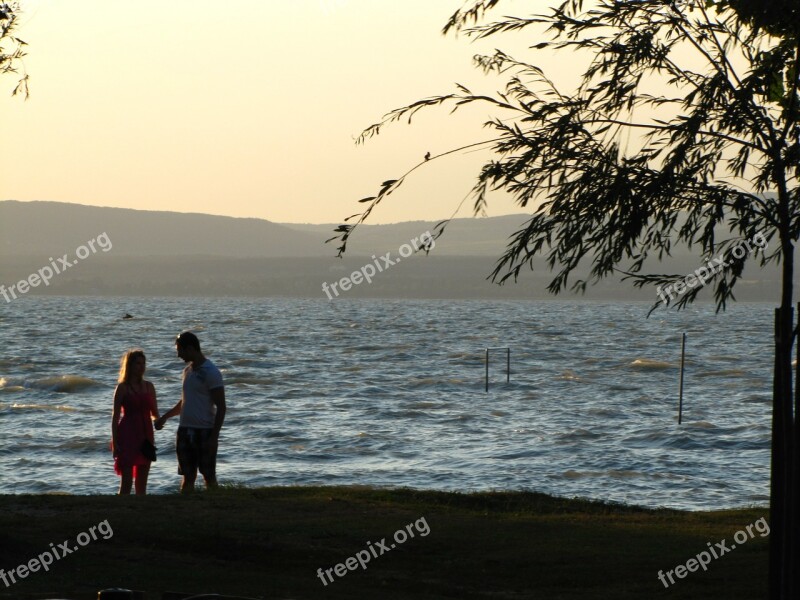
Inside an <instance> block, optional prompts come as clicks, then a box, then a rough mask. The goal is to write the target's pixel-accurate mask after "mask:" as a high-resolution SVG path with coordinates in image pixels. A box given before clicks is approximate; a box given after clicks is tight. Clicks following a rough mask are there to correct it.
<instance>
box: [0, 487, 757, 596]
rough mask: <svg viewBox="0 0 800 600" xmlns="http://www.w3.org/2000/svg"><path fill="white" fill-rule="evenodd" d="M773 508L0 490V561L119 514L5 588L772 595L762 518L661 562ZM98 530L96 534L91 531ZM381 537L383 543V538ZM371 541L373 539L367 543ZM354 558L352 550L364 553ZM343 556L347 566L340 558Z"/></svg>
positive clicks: (250, 492)
mask: <svg viewBox="0 0 800 600" xmlns="http://www.w3.org/2000/svg"><path fill="white" fill-rule="evenodd" d="M766 516H767V510H766V509H760V508H754V509H746V510H735V511H717V512H680V511H671V510H646V509H641V508H636V507H630V506H622V505H614V504H604V503H598V502H588V501H583V500H566V499H561V498H552V497H550V496H546V495H543V494H536V493H521V492H520V493H517V492H496V493H477V494H456V493H445V492H426V491H417V490H376V489H372V488H360V487H356V488H354V487H286V488H260V489H243V488H229V489H220V490H218V491H216V492H214V493H202V492H201V493H197V494H195V495H193V496H188V497H182V496H177V495H166V496H147V497H141V498H137V497H126V498H118V497H115V496H54V495H46V496H0V567H2V568H4V569H5V570H6V572H7V571H9V570H10V569H13V568H15V567H16V566H17V565H20V564H22V563H27V562H28V561H29V560H30V559H33V558H36V557H37V556H39V555H40V554H42V553H43V552H45V551H47V550H49V549H50V547H51V546H50V544H51V542H52V543H53V544H54V546H55V547H58V545H59V544H60V543H62V542H64V541H66V540H69V541H70V543H69V546H70V547H73V546H77V544H76V540H78V535H79V534H80V533H81V532H86V531H88V530H89V529H90V528H91V527H92V526H94V525H97V524H98V523H100V522H102V521H108V525H109V526H110V528H111V530H113V535H112V536H109V539H107V540H104V539H102V537H101V536H100V535H98V536H97V537H98V540H97V541H91V542H89V543H87V544H86V545H85V546H83V547H80V548H79V549H78V550H77V551H74V552H73V553H72V554H69V555H68V556H64V557H63V558H61V559H60V560H57V561H55V562H54V564H53V565H52V566H50V567H49V571H47V572H44V571H42V570H39V571H38V572H36V573H30V574H28V576H27V577H26V578H25V579H23V580H20V581H18V582H17V583H16V584H13V585H11V586H10V587H6V586H5V585H4V584H3V583H2V581H0V598H3V599H6V598H9V599H10V598H13V599H15V600H17V599H20V600H21V599H25V600H29V599H34V598H35V599H41V598H70V599H73V600H83V599H89V598H92V599H93V598H96V597H97V591H98V590H100V589H104V588H109V587H124V588H128V589H134V590H143V591H145V592H147V596H146V598H148V600H154V599H155V600H158V599H160V598H161V595H162V593H163V592H164V591H167V590H172V591H179V592H186V593H201V592H205V593H211V592H215V593H219V594H227V595H239V596H248V597H253V598H270V599H272V598H283V599H289V598H291V599H297V600H299V599H314V598H342V599H344V598H347V599H361V598H364V599H383V598H386V599H395V598H409V599H410V598H413V599H415V600H425V599H433V598H454V599H471V598H476V599H477V598H481V599H485V598H493V599H509V600H510V599H515V600H516V599H521V598H539V599H562V598H563V599H573V598H574V599H578V598H580V599H587V598H598V599H604V600H607V599H614V600H625V599H633V598H636V599H651V598H704V599H705V598H726V599H737V598H743V599H744V598H747V599H754V598H764V597H765V596H766V572H767V540H768V539H769V538H768V537H761V536H760V535H758V534H756V535H755V537H754V538H753V539H750V540H749V541H747V543H745V544H741V545H738V544H737V547H736V548H735V549H734V550H732V551H730V552H728V553H727V554H725V556H722V557H720V558H719V559H717V560H713V561H712V562H711V564H710V565H709V566H708V570H707V571H705V572H704V571H702V570H699V571H697V572H693V573H688V575H686V577H685V578H683V579H677V578H676V579H675V584H674V585H671V586H670V587H669V588H668V589H667V588H665V587H664V585H663V584H662V583H661V582H660V581H659V580H658V577H657V575H658V571H659V570H660V569H661V570H664V571H667V570H669V569H674V568H675V567H676V566H677V565H680V564H686V562H687V561H688V560H689V559H690V558H692V557H695V556H696V555H697V554H698V553H700V552H701V551H703V550H707V549H708V547H707V542H712V545H713V543H714V542H719V541H721V540H727V545H728V547H730V545H731V544H732V543H735V542H733V536H734V534H735V533H736V532H737V531H739V530H743V529H745V527H746V526H747V525H750V524H752V523H754V522H756V521H757V520H759V519H760V518H761V517H766ZM421 518H424V523H425V524H427V526H428V527H429V533H428V534H427V535H425V536H423V535H421V532H422V533H424V530H423V529H424V528H422V527H420V528H416V527H413V531H414V533H415V536H414V537H413V538H410V537H409V539H408V540H407V541H405V542H404V543H401V544H396V547H395V548H393V549H391V550H390V551H388V552H386V553H384V554H383V555H380V556H377V557H371V560H370V562H369V563H367V565H366V566H367V568H366V569H362V568H360V567H357V568H356V569H355V570H348V571H347V572H346V575H344V576H343V577H337V576H336V574H335V573H333V578H334V581H333V583H328V584H327V585H323V583H322V582H321V581H320V579H319V577H318V576H317V569H318V568H322V569H323V570H325V569H331V568H334V567H335V565H337V564H338V563H344V562H345V561H346V559H347V558H348V557H351V556H355V555H356V553H357V552H359V551H362V550H364V549H365V548H368V546H367V542H368V541H369V542H372V544H373V547H374V546H375V542H377V541H379V540H381V538H386V545H387V547H388V546H389V544H390V543H394V541H395V540H394V539H393V535H394V533H395V531H396V530H398V529H405V527H406V525H409V524H412V523H418V524H419V519H421ZM83 539H84V540H86V538H83ZM379 552H380V551H377V552H376V553H379ZM362 556H363V555H362ZM351 564H352V563H351ZM340 572H341V569H340Z"/></svg>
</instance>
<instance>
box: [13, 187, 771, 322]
mask: <svg viewBox="0 0 800 600" xmlns="http://www.w3.org/2000/svg"><path fill="white" fill-rule="evenodd" d="M529 218H530V217H529V216H528V215H510V216H503V217H491V218H481V219H455V220H453V221H452V222H451V223H450V224H449V225H448V226H447V229H446V232H445V234H444V236H442V237H441V238H440V239H439V240H437V241H436V246H435V248H434V249H433V250H432V252H431V253H430V255H427V256H426V255H425V254H414V255H412V256H409V257H407V258H404V259H403V262H402V264H398V265H397V266H391V268H389V269H386V270H385V271H382V272H380V273H378V274H377V275H376V276H375V277H374V280H373V281H372V283H370V284H366V283H362V284H359V285H354V286H353V287H352V288H351V289H350V290H347V291H345V292H343V293H342V294H341V295H340V298H342V299H345V298H346V299H350V298H367V297H378V298H497V299H502V298H539V299H545V298H549V299H573V298H576V296H574V295H573V294H571V293H565V294H562V295H561V296H558V297H555V298H554V297H553V296H551V295H549V294H548V293H547V291H546V287H547V284H548V283H549V282H550V280H551V279H552V277H553V274H552V273H550V271H549V269H548V268H547V267H546V264H545V259H544V258H542V257H539V258H537V259H536V261H535V263H534V267H535V268H534V271H533V272H531V271H530V270H528V269H527V268H526V269H525V270H524V271H523V273H522V274H521V276H520V280H519V282H518V283H516V284H515V283H508V284H507V285H504V286H498V285H495V284H493V283H491V282H489V281H487V280H486V278H487V276H488V275H489V274H490V273H491V272H492V270H493V268H494V266H495V264H496V261H497V259H498V258H499V257H500V256H501V255H502V253H503V250H504V249H505V247H506V245H507V243H508V238H509V236H511V235H512V234H513V233H514V232H515V231H517V230H519V229H520V228H521V227H522V226H523V225H524V224H525V222H526V221H527V220H528V219H529ZM435 224H436V223H435V222H427V221H412V222H406V223H397V224H392V225H367V224H365V225H361V226H359V228H358V230H357V231H356V233H355V234H354V235H353V237H352V238H351V240H350V243H349V244H348V251H347V254H346V256H345V257H344V258H343V259H339V258H337V257H336V244H335V243H330V244H325V243H324V241H325V240H326V239H328V238H330V237H332V236H333V235H334V233H333V229H334V228H335V227H336V224H325V225H309V224H286V223H284V224H279V223H272V222H270V221H266V220H262V219H236V218H231V217H220V216H212V215H203V214H185V213H175V212H157V211H139V210H131V209H120V208H102V207H91V206H82V205H77V204H67V203H60V202H16V201H11V200H7V201H0V284H3V285H5V286H6V287H8V286H10V285H12V284H15V283H16V282H18V281H20V280H22V279H26V278H27V277H28V276H29V275H30V274H31V273H36V271H37V270H38V269H40V268H41V267H43V266H45V265H47V264H48V262H49V259H50V257H54V258H56V259H57V258H58V257H61V256H63V255H64V254H67V255H68V256H69V257H70V258H71V259H73V260H74V257H75V252H76V249H77V248H78V247H79V246H81V245H83V244H85V243H86V242H87V241H88V240H92V239H95V238H97V236H98V235H100V234H102V233H106V234H107V235H108V238H109V240H110V241H111V242H112V244H113V248H112V249H111V250H110V251H108V252H100V251H98V252H96V253H95V254H96V255H93V254H92V255H89V256H87V257H86V258H85V259H84V260H80V261H76V265H75V267H74V268H70V269H69V270H67V271H65V272H64V273H62V274H59V275H57V276H56V277H54V278H53V279H52V281H50V285H48V286H46V287H45V286H38V287H36V288H34V289H31V290H30V291H29V293H30V294H95V295H123V296H150V295H155V296H160V295H181V296H193V295H196V296H220V295H223V296H239V295H245V296H296V297H320V298H325V297H326V296H325V294H324V293H323V291H322V285H323V283H328V284H330V283H334V282H337V281H340V280H341V279H342V278H344V277H347V276H349V275H350V273H352V272H354V271H357V270H359V269H360V268H361V267H363V266H365V265H367V264H371V263H373V262H374V261H375V260H377V259H373V258H372V256H373V255H376V256H383V255H384V254H386V253H387V252H390V253H391V256H392V257H393V258H397V255H398V252H399V249H400V247H401V246H402V245H403V244H406V243H409V242H410V241H411V240H413V239H417V238H419V237H420V236H421V235H422V234H424V233H425V232H428V231H431V232H432V231H433V228H434V226H435ZM398 263H399V261H398ZM700 264H701V260H700V257H699V253H698V252H697V251H695V250H693V251H689V250H688V249H687V248H685V247H676V248H674V250H673V257H671V258H669V259H668V260H667V261H665V262H664V263H661V264H658V263H655V262H653V263H651V264H650V265H649V266H650V269H649V270H648V271H646V272H659V273H678V274H689V273H691V272H693V271H694V270H695V269H696V268H697V267H699V266H700ZM587 268H588V266H583V267H582V268H581V269H580V270H579V271H578V272H577V273H575V274H574V275H573V277H572V278H571V279H570V282H574V281H575V280H576V279H579V278H583V277H586V271H587ZM744 275H745V276H744V278H743V279H742V280H741V281H740V282H739V284H738V285H737V288H736V295H737V298H739V299H742V300H768V301H773V302H777V301H778V290H779V281H780V272H779V270H778V268H777V267H776V266H774V265H773V266H770V267H769V268H767V269H764V270H759V269H758V268H757V267H755V266H751V267H748V269H747V271H746V272H745V274H744ZM581 297H583V298H587V299H603V300H608V299H620V300H635V299H639V300H644V301H654V300H655V291H654V290H653V289H652V288H646V289H644V290H639V289H635V288H633V286H632V285H631V284H630V282H621V281H619V279H614V278H610V279H607V280H605V281H603V282H602V283H600V284H598V285H596V286H594V287H590V288H589V291H588V293H587V294H586V296H578V298H581ZM701 298H705V299H710V298H711V295H710V293H709V290H704V292H703V294H701ZM3 304H4V301H3V300H0V306H2V305H3Z"/></svg>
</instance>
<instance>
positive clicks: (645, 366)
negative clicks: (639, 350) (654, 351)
mask: <svg viewBox="0 0 800 600" xmlns="http://www.w3.org/2000/svg"><path fill="white" fill-rule="evenodd" d="M628 366H629V367H631V368H634V369H641V370H643V371H665V370H667V369H677V367H676V366H675V365H673V364H672V363H668V362H663V361H660V360H650V359H647V358H637V359H636V360H634V361H633V362H632V363H630V364H629V365H628Z"/></svg>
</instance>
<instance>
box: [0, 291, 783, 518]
mask: <svg viewBox="0 0 800 600" xmlns="http://www.w3.org/2000/svg"><path fill="white" fill-rule="evenodd" d="M648 308H649V305H648V304H641V303H609V304H599V303H589V302H585V303H584V302H525V301H519V302H510V301H509V302H505V301H504V302H486V301H427V300H425V301H423V300H420V301H409V300H397V301H387V300H342V301H338V300H337V301H334V302H329V301H328V300H326V299H324V298H323V299H320V300H316V299H275V298H268V299H263V298H258V299H241V298H200V299H198V298H186V299H180V298H74V297H69V298H67V297H23V298H20V299H19V300H16V301H14V302H11V303H8V304H0V347H2V354H0V432H2V437H0V493H3V494H9V493H11V494H21V493H72V494H113V493H115V491H116V488H117V485H118V478H117V477H116V475H115V474H114V471H113V463H112V458H111V454H110V452H109V449H108V446H109V438H110V417H111V405H112V395H113V390H114V385H115V381H116V374H117V371H118V368H119V359H120V357H121V355H122V353H123V352H124V350H125V349H127V348H128V347H132V346H137V347H142V348H143V349H144V350H145V352H146V354H147V359H148V371H147V374H146V378H148V379H150V380H151V381H153V383H154V384H155V387H156V390H157V393H158V400H159V407H160V409H161V411H162V412H164V411H166V410H167V409H168V408H169V407H171V406H172V405H173V404H174V403H175V402H177V400H178V399H179V397H180V373H181V369H182V367H183V362H182V361H180V360H179V359H178V358H177V357H176V355H175V351H174V346H173V343H174V342H173V341H174V338H175V335H176V334H177V333H179V332H180V331H181V330H184V329H191V330H192V331H195V332H196V333H197V334H198V336H199V337H200V340H201V343H202V344H203V349H204V351H205V352H206V354H207V356H209V357H210V358H212V359H213V360H214V362H215V363H216V364H217V366H219V367H220V368H221V370H222V372H223V376H224V377H225V383H226V395H227V398H228V417H227V419H226V422H225V426H224V428H223V433H222V437H221V449H220V456H219V462H218V465H219V466H218V473H219V478H220V481H221V482H223V483H225V482H227V483H241V484H245V485H250V486H259V485H297V484H299V485H312V484H314V485H317V484H367V485H374V486H408V487H414V488H426V489H440V490H460V491H472V490H490V489H496V490H536V491H541V492H546V493H550V494H556V495H560V496H568V497H572V496H581V497H588V498H598V499H604V500H613V501H619V502H626V503H632V504H640V505H645V506H667V507H673V508H684V509H716V508H728V507H739V506H744V505H752V504H758V505H765V504H767V502H768V494H769V440H770V422H771V390H772V382H771V377H772V361H773V343H772V337H773V336H772V314H773V310H774V309H773V307H772V305H768V304H740V305H734V306H733V307H732V308H730V309H729V311H728V312H727V313H724V314H719V315H715V313H714V309H713V306H710V305H701V306H696V307H691V308H689V309H688V310H686V311H683V312H675V311H671V312H666V311H660V312H657V313H654V314H653V315H652V316H651V317H650V318H649V319H647V318H646V315H647V311H648ZM126 312H129V313H131V314H133V315H134V317H135V318H134V319H130V320H123V319H122V318H121V317H122V316H123V315H124V314H125V313H126ZM684 331H685V332H686V333H687V334H688V338H687V339H688V341H687V361H686V374H685V391H684V420H683V424H682V425H680V426H678V424H677V398H678V379H679V369H678V366H679V362H680V340H681V333H682V332H684ZM487 346H492V347H502V346H509V347H510V348H511V382H510V383H506V381H505V379H506V375H505V367H506V365H505V353H504V352H502V351H497V352H495V353H493V354H492V360H491V363H490V379H491V387H490V390H489V392H488V393H486V392H485V391H484V349H485V348H486V347H487ZM176 427H177V418H176V419H173V420H171V421H170V422H168V424H167V426H166V427H165V429H164V430H163V431H161V432H157V433H156V443H157V445H158V447H159V459H158V462H157V463H156V464H155V465H154V466H153V470H152V472H151V478H150V484H149V492H150V493H168V492H173V491H175V490H176V489H177V486H178V484H179V477H178V475H177V474H176V468H177V465H176V460H175V456H174V431H175V428H176Z"/></svg>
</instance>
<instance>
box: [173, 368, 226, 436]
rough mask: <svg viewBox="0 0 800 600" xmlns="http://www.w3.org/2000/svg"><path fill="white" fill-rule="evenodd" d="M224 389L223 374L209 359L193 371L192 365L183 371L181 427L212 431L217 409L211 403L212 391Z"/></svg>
mask: <svg viewBox="0 0 800 600" xmlns="http://www.w3.org/2000/svg"><path fill="white" fill-rule="evenodd" d="M221 387H223V383H222V373H220V372H219V369H218V368H217V366H216V365H215V364H214V363H213V362H211V361H210V360H209V359H205V361H204V362H203V364H202V365H200V366H199V367H197V368H196V369H192V363H189V364H188V365H186V368H184V369H183V390H182V391H181V420H180V426H181V427H197V428H199V429H212V428H213V427H214V418H215V417H216V414H217V407H216V406H215V405H214V403H213V402H211V390H214V389H216V388H221Z"/></svg>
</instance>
